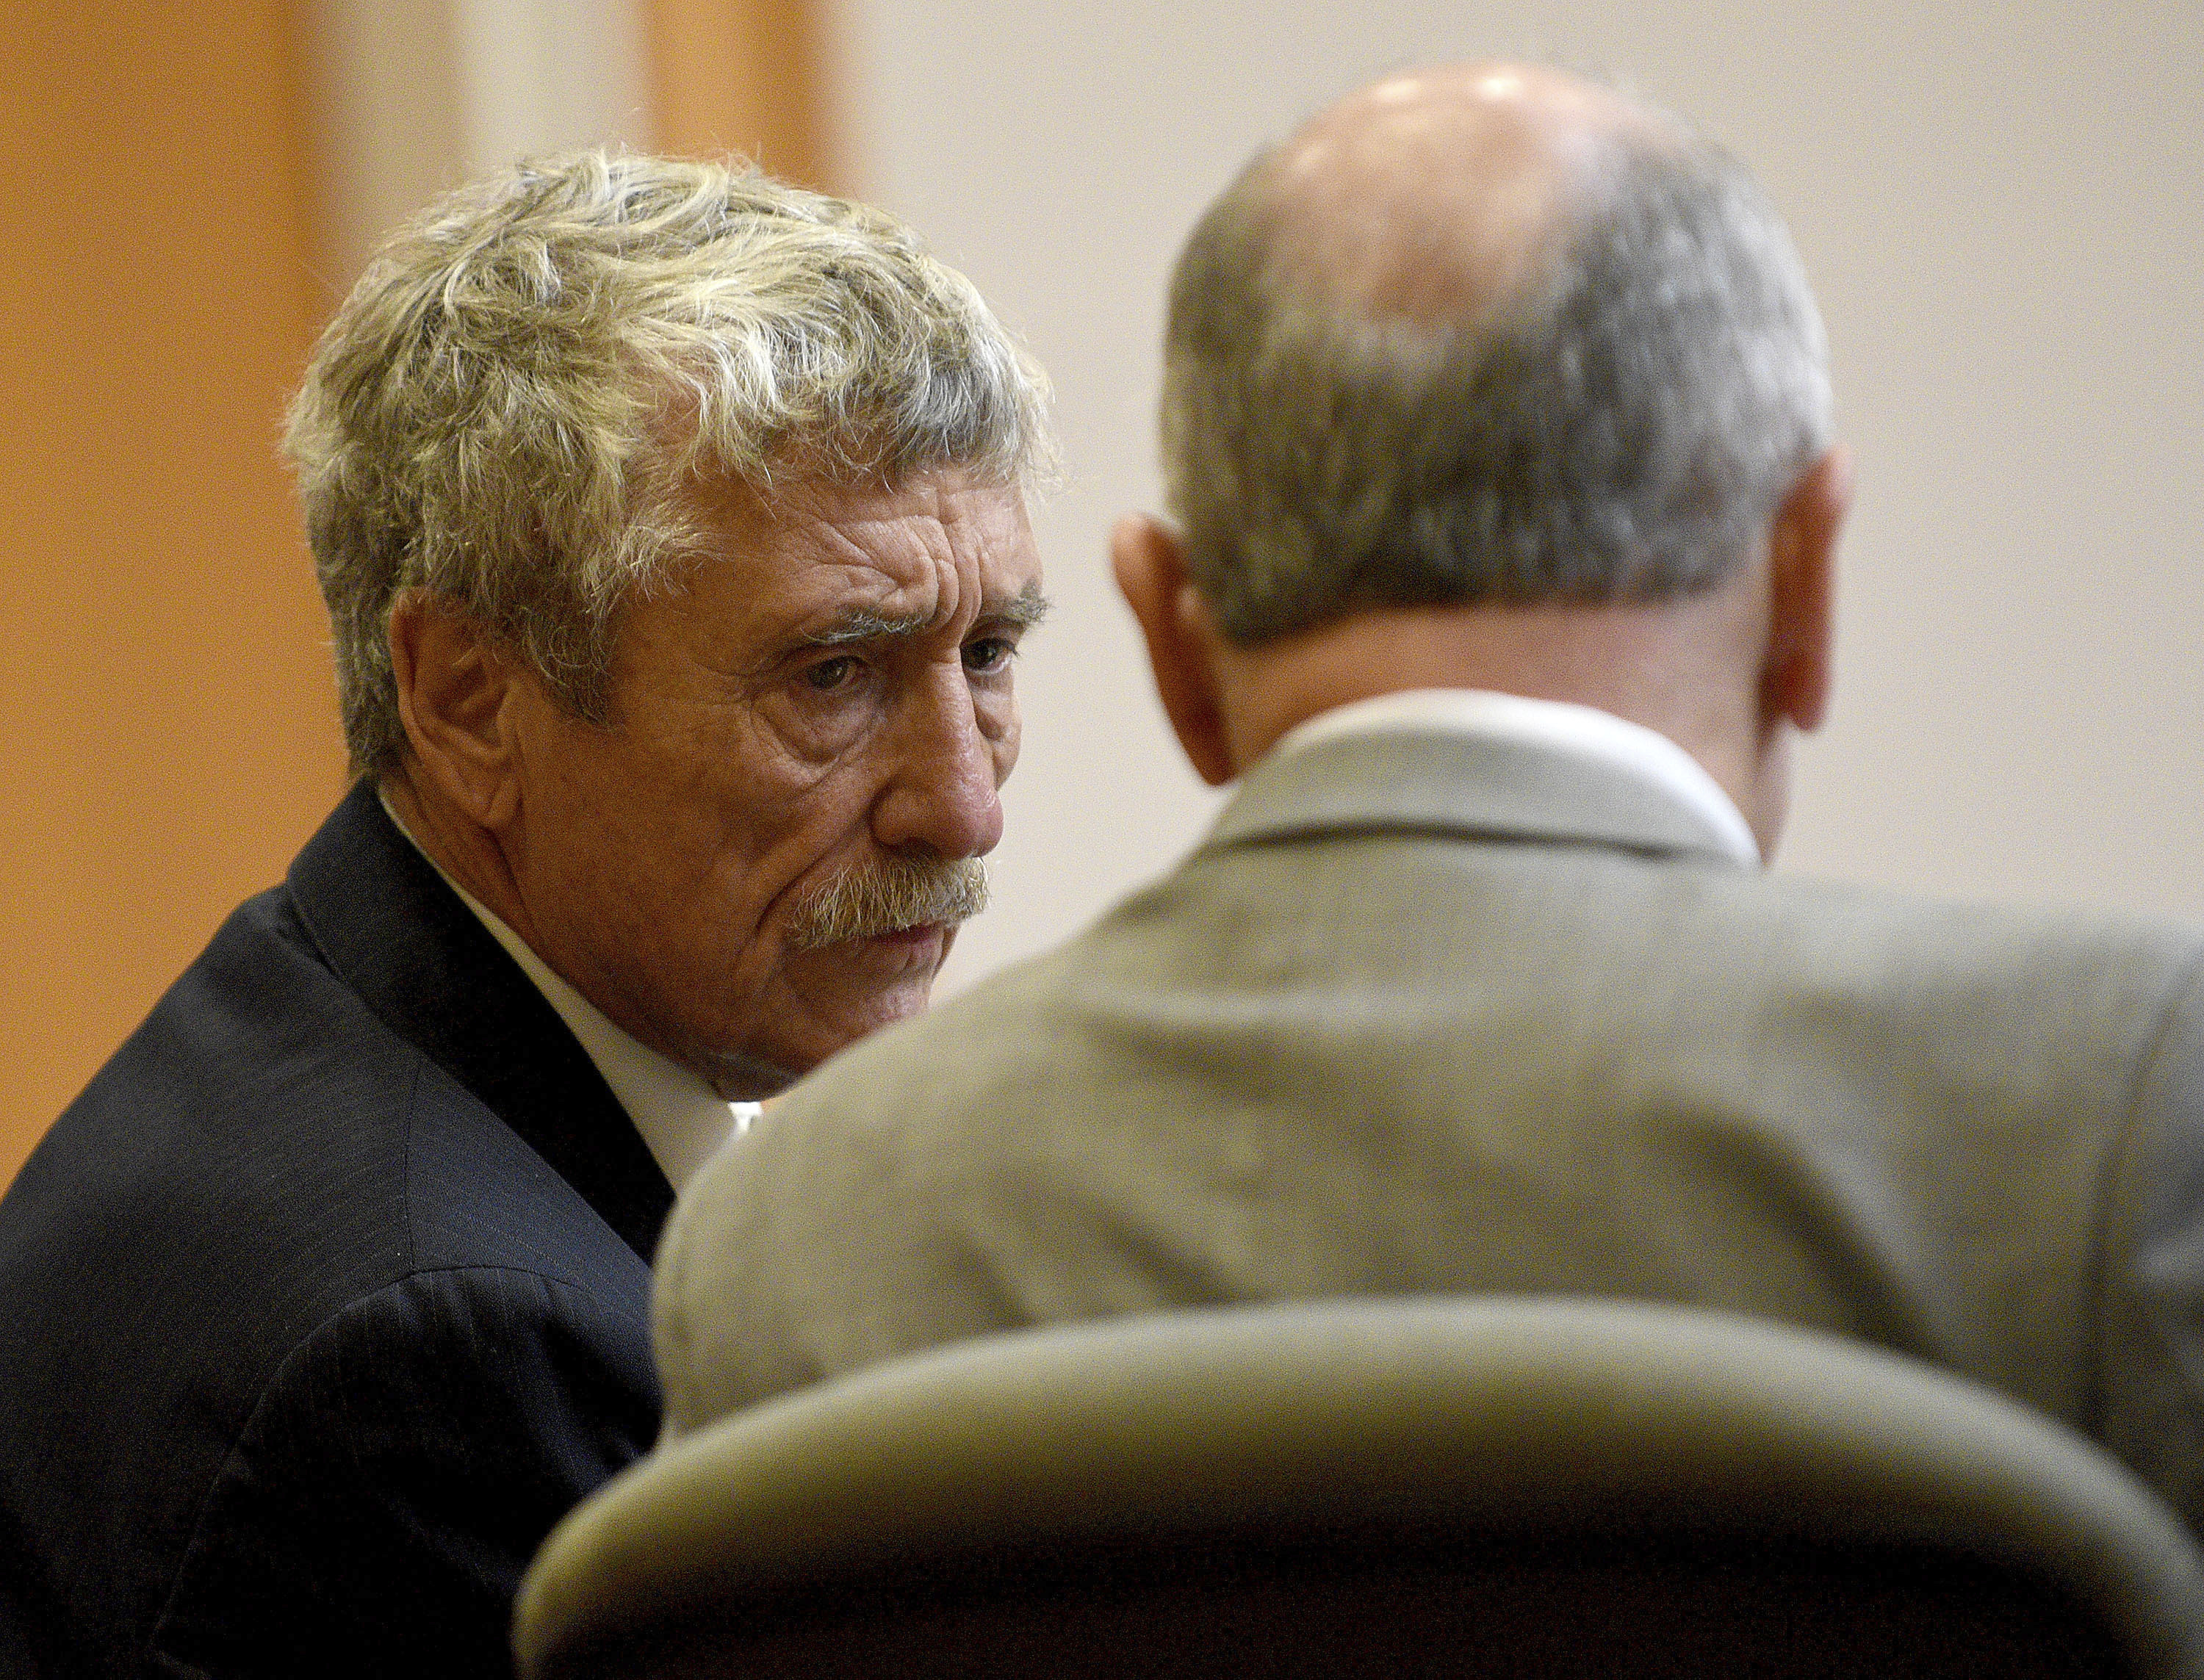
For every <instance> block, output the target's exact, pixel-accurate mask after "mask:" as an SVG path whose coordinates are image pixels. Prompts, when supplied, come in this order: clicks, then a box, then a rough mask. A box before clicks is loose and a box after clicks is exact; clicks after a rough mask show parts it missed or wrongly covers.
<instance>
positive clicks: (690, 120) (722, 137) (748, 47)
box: [643, 0, 846, 192]
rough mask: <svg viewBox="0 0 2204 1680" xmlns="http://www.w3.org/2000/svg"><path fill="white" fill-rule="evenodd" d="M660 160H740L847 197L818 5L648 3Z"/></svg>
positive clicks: (749, 0) (712, 0)
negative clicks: (671, 156) (732, 155)
mask: <svg viewBox="0 0 2204 1680" xmlns="http://www.w3.org/2000/svg"><path fill="white" fill-rule="evenodd" d="M643 17H644V25H645V28H646V31H647V35H648V39H649V52H650V60H651V77H652V83H653V90H654V93H655V98H656V103H657V117H658V124H657V127H658V145H659V147H660V149H661V151H669V152H675V153H679V154H683V155H685V156H690V157H709V156H717V155H719V154H721V153H724V152H728V151H738V152H741V153H743V154H744V156H746V157H751V158H754V159H755V160H756V161H757V162H758V163H761V164H762V165H764V167H765V168H766V169H768V170H770V171H771V172H772V173H773V174H774V175H779V176H781V177H783V178H784V179H785V180H793V181H797V182H799V183H801V184H802V185H803V186H815V187H820V188H822V189H824V190H826V191H828V192H832V191H836V190H846V189H844V188H843V186H842V182H843V179H844V160H843V158H842V157H841V156H840V155H839V151H838V137H837V136H836V135H835V134H834V133H833V132H832V130H833V124H832V121H831V118H830V115H829V111H830V100H829V97H828V94H829V89H828V70H827V50H828V45H829V43H828V39H827V28H826V27H825V21H824V20H823V18H822V17H821V15H820V9H819V7H818V5H817V3H816V0H647V3H646V5H645V7H644V15H643Z"/></svg>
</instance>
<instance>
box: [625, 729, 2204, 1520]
mask: <svg viewBox="0 0 2204 1680" xmlns="http://www.w3.org/2000/svg"><path fill="white" fill-rule="evenodd" d="M1431 1291H1443V1292H1449V1293H1484V1292H1490V1291H1504V1292H1537V1293H1547V1292H1564V1293H1572V1294H1590V1295H1605V1296H1619V1297H1631V1298H1643V1299H1652V1300H1664V1301H1674V1302H1682V1303H1695V1304H1703V1305H1708V1306H1714V1307H1721V1308H1728V1309H1732V1310H1739V1311H1744V1312H1749V1313H1757V1314H1761V1315H1765V1316H1769V1317H1774V1318H1780V1319H1786V1320H1789V1321H1792V1322H1796V1323H1799V1324H1804V1325H1809V1326H1813V1327H1816V1328H1822V1329H1826V1330H1831V1331H1835V1332H1839V1333H1842V1334H1849V1335H1852V1336H1857V1337H1860V1338H1863V1339H1864V1340H1869V1341H1872V1342H1877V1343H1881V1344H1882V1345H1884V1346H1888V1347H1892V1348H1895V1349H1898V1350H1900V1351H1902V1352H1906V1353H1910V1354H1914V1355H1917V1356H1919V1357H1921V1358H1927V1359H1931V1360H1934V1361H1936V1362H1938V1363H1939V1364H1944V1365H1946V1366H1949V1367H1951V1368H1952V1369H1956V1370H1958V1371H1961V1372H1964V1373H1965V1374H1967V1375H1970V1376H1973V1377H1976V1378H1977V1379H1979V1380H1981V1381H1985V1382H1988V1383H1989V1384H1992V1385H1994V1387H1999V1388H2001V1389H2004V1390H2006V1391H2007V1392H2009V1393H2013V1394H2016V1395H2018V1396H2020V1397H2021V1398H2022V1399H2026V1400H2028V1401H2030V1402H2033V1403H2034V1404H2035V1405H2038V1406H2040V1407H2041V1408H2043V1409H2044V1410H2045V1411H2049V1412H2051V1413H2053V1414H2054V1415H2055V1416H2057V1417H2060V1418H2062V1419H2065V1421H2066V1422H2068V1423H2071V1424H2074V1425H2077V1426H2078V1427H2079V1428H2080V1429H2083V1430H2084V1431H2085V1432H2087V1433H2088V1434H2090V1435H2094V1436H2096V1437H2097V1438H2098V1439H2100V1440H2102V1441H2103V1442H2105V1443H2106V1444H2107V1445H2108V1446H2110V1447H2111V1448H2112V1451H2113V1452H2116V1453H2117V1454H2118V1455H2119V1456H2120V1457H2122V1458H2124V1459H2125V1460H2126V1461H2127V1462H2128V1463H2129V1464H2130V1465H2131V1466H2133V1467H2134V1468H2135V1469H2136V1470H2138V1471H2140V1472H2141V1473H2142V1475H2143V1476H2144V1477H2145V1478H2146V1479H2148V1480H2149V1481H2150V1482H2154V1484H2155V1485H2156V1486H2158V1487H2159V1488H2160V1489H2161V1490H2162V1491H2163V1492H2164V1493H2165V1494H2167V1495H2168V1496H2170V1497H2171V1499H2172V1500H2173V1501H2174V1502H2175V1504H2176V1505H2178V1506H2179V1508H2180V1509H2182V1510H2183V1511H2184V1512H2185V1513H2186V1514H2187V1515H2188V1516H2189V1518H2190V1520H2191V1521H2192V1523H2195V1522H2197V1521H2198V1520H2199V1519H2200V1518H2204V1404H2200V1385H2204V1293H2200V1292H2204V937H2200V935H2199V934H2198V933H2197V932H2194V931H2190V930H2183V929H2178V928H2169V927H2160V926H2149V925H2147V924H2143V923H2140V922H2128V921H2118V920H2111V919H2108V918H2106V917H2102V916H2098V915H2086V914H2014V913H2011V912H2001V911H1994V910H1987V909H1979V908H1954V907H1950V906H1944V905H1937V904H1930V903H1925V902H1907V901H1903V900H1899V899H1894V898H1892V897H1889V896H1882V895H1878V894H1871V893H1868V892H1863V891H1858V890H1851V889H1845V888H1836V887H1831V886H1827V885H1821V884H1811V883H1807V882H1804V881H1799V880H1795V879H1790V878H1782V877H1776V876H1770V875H1767V874H1763V873H1760V872H1759V871H1757V870H1754V869H1750V868H1746V867H1739V866H1738V865H1737V864H1735V863H1733V862H1732V861H1728V860H1727V859H1726V858H1724V857H1723V856H1722V855H1721V852H1720V849H1719V848H1718V847H1717V846H1716V845H1715V843H1714V840H1713V838H1712V837H1711V836H1710V835H1709V833H1708V832H1707V831H1705V829H1704V827H1703V823H1702V820H1701V819H1699V818H1697V817H1696V816H1694V815H1693V814H1692V813H1691V812H1689V811H1687V810H1686V809H1685V808H1683V807H1681V806H1680V805H1679V804H1676V803H1674V802H1671V801H1670V800H1669V799H1668V798H1667V797H1666V796H1663V795H1662V794H1661V793H1660V792H1659V791H1657V790H1653V789H1650V788H1649V787H1648V786H1645V785H1644V784H1640V783H1638V781H1636V780H1633V779H1632V778H1629V777H1628V776H1626V774H1624V773H1622V772H1617V771H1611V770H1608V769H1604V768H1602V767H1599V766H1593V765H1590V764H1586V763H1584V762H1582V761H1579V760H1572V759H1569V758H1566V757H1562V756H1560V755H1557V754H1552V753H1550V752H1547V751H1543V750H1541V749H1539V748H1532V747H1528V746H1522V745H1514V744H1507V743H1499V742H1484V741H1480V740H1478V739H1475V738H1472V737H1467V736H1449V735H1443V734H1436V733H1434V734H1428V735H1422V734H1419V735H1406V734H1403V735H1395V736H1366V737H1360V738H1354V737H1350V738H1347V739H1342V740H1338V741H1335V742H1326V743H1324V744H1321V745H1318V746H1313V747H1311V748H1308V749H1307V750H1306V751H1305V752H1303V753H1300V754H1295V755H1292V756H1289V757H1286V758H1283V759H1277V760H1270V761H1266V762H1265V763H1264V764H1263V765H1261V766H1258V767H1257V769H1256V770H1255V771H1254V772H1253V773H1252V774H1251V775H1250V777H1249V778H1247V781H1246V782H1245V784H1243V786H1242V787H1241V790H1240V791H1239V793H1238V795H1237V796H1236V797H1235V799H1234V800H1233V801H1232V802H1231V803H1230V804H1229V806H1228V807H1227V808H1226V810H1225V811H1224V813H1223V816H1222V818H1221V819H1220V820H1219V821H1218V825H1217V827H1216V830H1215V831H1214V832H1213V833H1212V835H1211V837H1210V838H1209V839H1208V841H1207V842H1206V843H1205V844H1204V845H1203V846H1202V847H1201V848H1200V849H1199V850H1198V851H1196V852H1195V853H1194V855H1193V856H1192V857H1191V858H1189V859H1188V861H1186V862H1185V863H1184V864H1183V865H1182V867H1180V868H1178V869H1177V870H1176V872H1175V873H1172V874H1171V875H1170V876H1169V877H1168V878H1165V879H1164V880H1163V881H1161V882H1160V883H1158V884H1156V885H1155V886H1153V887H1151V888H1149V889H1147V890H1145V891H1143V892H1141V893H1140V894H1138V895H1137V896H1135V897H1133V898H1132V899H1131V900H1129V902H1126V903H1124V904H1123V905H1122V906H1121V907H1119V908H1117V910H1115V911H1114V912H1113V913H1111V914H1110V915H1108V916H1107V917H1105V919H1104V920H1102V921H1101V922H1100V923H1099V925H1098V926H1095V927H1094V928H1093V929H1092V930H1091V931H1090V932H1087V933H1086V934H1084V935H1083V936H1081V938H1078V939H1076V940H1075V941H1073V942H1072V943H1071V944H1069V945H1068V946H1066V947H1064V948H1063V949H1061V950H1059V951H1058V952H1056V953H1054V954H1053V955H1048V956H1046V957H1043V958H1040V959H1039V960H1037V961H1032V962H1029V963H1027V964H1025V965H1023V966H1022V967H1017V968H1015V969H1012V970H1010V971H1009V972H1007V973H1004V974H1003V975H1002V976H1000V977H999V978H998V979H995V980H993V981H992V983H989V984H987V985H983V986H981V987H980V988H978V989H977V990H975V991H973V992H971V993H969V994H968V995H967V996H966V997H963V998H961V999H959V1000H957V1001H956V1002H954V1003H950V1004H948V1005H946V1006H945V1007H944V1008H942V1009H939V1010H937V1011H935V1012H934V1013H933V1015H929V1016H927V1017H926V1018H925V1019H923V1020H919V1021H916V1022H914V1023H912V1024H910V1025H909V1026H904V1027H902V1028H899V1029H898V1030H895V1031H892V1032H886V1033H882V1034H880V1035H878V1036H877V1037H875V1038H872V1039H869V1040H868V1041H866V1042H865V1043H863V1044H860V1045H858V1046H856V1048H855V1049H853V1050H850V1051H849V1052H847V1053H845V1054H844V1055H843V1056H839V1057H838V1058H836V1059H835V1060H834V1061H833V1062H831V1063H830V1064H828V1066H827V1067H826V1068H824V1069H822V1070H821V1072H820V1073H819V1074H816V1075H815V1076H814V1077H813V1078H811V1079H809V1080H806V1081H804V1082H803V1084H802V1085H799V1086H797V1088H796V1089H795V1090H794V1091H792V1092H791V1093H790V1095H789V1096H787V1097H785V1099H783V1100H782V1101H781V1102H780V1103H778V1104H776V1105H775V1106H774V1108H773V1109H772V1110H771V1111H770V1112H769V1114H768V1115H767V1118H766V1119H765V1120H764V1121H761V1123H760V1124H759V1126H757V1127H755V1128H754V1129H753V1130H752V1132H751V1133H750V1134H749V1136H748V1137H747V1138H746V1139H740V1140H738V1142H737V1143H736V1144H735V1145H732V1146H731V1147H730V1148H729V1150H728V1151H726V1152H725V1153H724V1154H722V1155H721V1156H720V1157H718V1159H717V1160H716V1161H715V1162H714V1164H713V1165H712V1166H711V1167H710V1168H708V1169H707V1171H706V1172H705V1173H704V1174H702V1176H701V1177H700V1179H699V1180H697V1181H696V1183H695V1184H694V1185H692V1186H691V1187H690V1190H689V1192H688V1193H687V1194H686V1195H684V1197H683V1198H682V1200H681V1204H680V1205H679V1207H678V1210H677V1211H676V1212H675V1214H674V1216H673V1219H672V1223H671V1225H670V1226H669V1227H668V1233H667V1239H666V1242H665V1245H664V1246H663V1248H662V1249H661V1253H660V1257H659V1269H658V1277H657V1283H656V1292H657V1293H656V1301H655V1308H656V1336H657V1351H658V1354H659V1358H660V1364H661V1373H662V1375H663V1377H664V1380H665V1385H666V1398H667V1429H668V1432H669V1435H678V1434H680V1433H681V1432H683V1431H684V1429H689V1428H692V1427H694V1426H696V1424H698V1423H702V1422H705V1421H708V1420H709V1419H710V1418H712V1417H716V1416H719V1415H720V1414H721V1413H723V1412H725V1411H728V1410H729V1409H732V1408H734V1407H738V1406H741V1405H747V1404H749V1403H751V1402H754V1401H755V1400H758V1399H762V1398H764V1397H766V1396H767V1395H770V1394H773V1393H777V1392H779V1391H781V1390H785V1389H787V1388H790V1387H795V1386H797V1385H800V1384H803V1383H806V1382H809V1381H814V1380H815V1379H817V1378H819V1377H820V1376H821V1375H828V1374H832V1373H835V1372H839V1371H843V1370H846V1369H850V1368H852V1367H854V1366H857V1365H862V1364H866V1363H868V1362H870V1361H873V1360H876V1359H880V1358H884V1357H886V1356H888V1355H892V1354H895V1353H898V1352H904V1351H908V1350H911V1349H915V1348H919V1347H922V1346H928V1345H930V1344H933V1343H937V1342H941V1341H945V1340H951V1339H954V1338H957V1337H963V1336H969V1335H972V1334H977V1333H982V1332H986V1331H992V1330H998V1329H1002V1328H1008V1327H1011V1326H1016V1325H1024V1324H1031V1323H1036V1322H1044V1321H1049V1320H1058V1319H1066V1318H1081V1317H1090V1316H1100V1315H1105V1314H1113V1313H1123V1312H1133V1311H1139V1310H1146V1309H1151V1308H1158V1307H1170V1306H1182V1305H1195V1304H1217V1303H1225V1302H1243V1301H1259V1300H1269V1299H1274V1298H1283V1297H1312V1296H1328V1295H1345V1294H1398V1293H1421V1292H1431Z"/></svg>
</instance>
